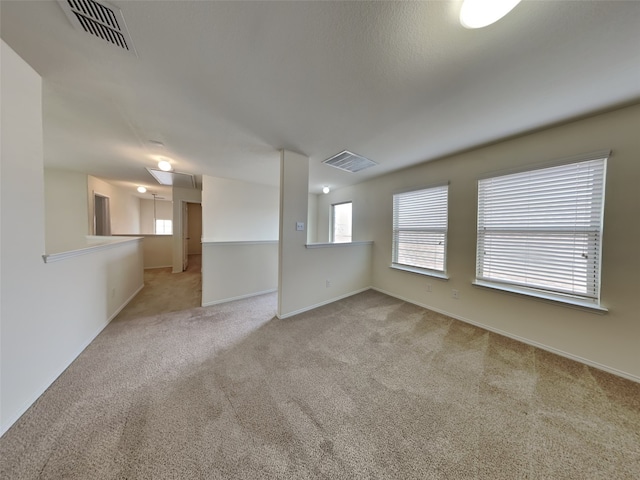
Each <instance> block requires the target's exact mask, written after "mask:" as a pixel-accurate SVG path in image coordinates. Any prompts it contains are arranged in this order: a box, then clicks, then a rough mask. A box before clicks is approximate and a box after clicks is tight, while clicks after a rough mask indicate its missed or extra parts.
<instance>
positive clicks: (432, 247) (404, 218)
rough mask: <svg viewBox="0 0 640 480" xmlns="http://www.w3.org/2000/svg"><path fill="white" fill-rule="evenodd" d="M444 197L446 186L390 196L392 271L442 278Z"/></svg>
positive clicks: (445, 241)
mask: <svg viewBox="0 0 640 480" xmlns="http://www.w3.org/2000/svg"><path fill="white" fill-rule="evenodd" d="M448 196H449V186H448V185H441V186H437V187H431V188H425V189H422V190H414V191H411V192H405V193H397V194H395V195H394V196H393V255H392V262H393V263H392V267H395V268H400V269H405V270H411V271H416V272H417V273H426V274H435V275H437V276H442V275H444V273H445V266H446V254H447V216H448Z"/></svg>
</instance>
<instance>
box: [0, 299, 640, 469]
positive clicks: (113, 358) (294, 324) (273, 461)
mask: <svg viewBox="0 0 640 480" xmlns="http://www.w3.org/2000/svg"><path fill="white" fill-rule="evenodd" d="M275 309H276V296H275V295H274V294H271V295H266V296H260V297H255V298H253V299H249V300H244V301H239V302H233V303H228V304H224V305H219V306H215V307H208V308H193V309H190V310H185V311H179V312H174V313H162V314H157V315H150V316H144V317H138V318H130V317H128V316H127V312H123V315H122V316H121V317H119V318H117V319H116V320H115V321H114V322H112V323H111V324H110V325H109V326H108V327H107V328H106V329H105V330H104V332H103V333H102V334H101V335H99V337H98V338H97V339H96V340H95V341H94V342H93V343H92V344H91V345H90V346H89V347H88V348H87V349H86V350H85V352H84V353H83V354H82V355H81V356H80V357H79V358H78V359H77V360H76V361H75V362H74V363H73V364H72V365H71V366H70V367H69V369H68V370H67V371H66V372H65V373H64V374H63V375H62V376H61V377H60V378H59V379H58V380H57V381H56V382H55V383H54V384H53V385H52V386H51V388H49V390H47V392H46V393H45V394H44V395H43V396H42V397H41V398H40V399H39V400H38V401H37V402H36V404H35V405H33V407H32V408H31V409H30V410H29V411H28V412H27V413H26V414H25V415H24V416H23V417H22V418H21V419H20V420H19V421H18V422H17V423H16V424H15V426H14V427H13V428H12V429H11V430H10V431H9V432H7V434H5V436H4V437H3V438H2V439H0V454H1V455H2V456H1V468H0V478H2V479H31V478H47V479H61V478H64V479H192V478H193V479H217V478H219V479H263V478H270V479H271V478H273V479H276V478H277V479H307V478H318V479H320V478H323V479H360V478H362V479H369V478H372V479H378V478H379V479H456V480H457V479H492V480H493V479H579V480H585V479H607V480H611V479H637V478H639V473H640V436H639V435H640V385H639V384H636V383H633V382H630V381H626V380H623V379H620V378H617V377H614V376H612V375H609V374H606V373H603V372H600V371H597V370H594V369H591V368H589V367H586V366H583V365H580V364H578V363H575V362H572V361H568V360H565V359H563V358H560V357H558V356H555V355H552V354H549V353H546V352H543V351H540V350H538V349H535V348H533V347H529V346H526V345H523V344H521V343H518V342H515V341H512V340H509V339H506V338H504V337H500V336H498V335H495V334H492V333H488V332H485V331H483V330H481V329H479V328H475V327H472V326H469V325H466V324H464V323H461V322H458V321H455V320H452V319H450V318H447V317H444V316H442V315H439V314H435V313H432V312H429V311H427V310H424V309H422V308H419V307H416V306H414V305H410V304H407V303H404V302H402V301H399V300H397V299H394V298H391V297H388V296H385V295H383V294H380V293H377V292H374V291H368V292H364V293H361V294H359V295H356V296H354V297H350V298H348V299H345V300H342V301H339V302H337V303H334V304H331V305H328V306H325V307H322V308H319V309H317V310H314V311H311V312H308V313H305V314H301V315H299V316H297V317H294V318H291V319H287V320H278V319H275V318H274V312H275Z"/></svg>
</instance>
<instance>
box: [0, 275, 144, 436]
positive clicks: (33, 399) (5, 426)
mask: <svg viewBox="0 0 640 480" xmlns="http://www.w3.org/2000/svg"><path fill="white" fill-rule="evenodd" d="M143 288H144V284H142V285H140V287H139V288H138V289H137V290H136V291H135V293H134V294H133V295H131V296H130V297H129V298H128V299H127V300H126V301H125V302H124V303H123V304H122V305H121V306H120V308H118V310H116V312H115V313H114V314H113V315H111V316H110V317H109V318H108V319H107V320H106V322H105V323H104V324H102V325H100V326H99V327H98V328H97V329H96V331H95V332H94V333H93V334H92V335H90V336H89V338H88V339H87V340H86V341H85V342H83V343H82V344H81V345H80V348H78V349H77V350H76V352H75V353H74V354H72V355H71V356H70V357H69V360H68V361H66V362H63V363H62V365H63V366H62V367H61V368H58V369H57V370H56V371H57V373H54V374H53V375H51V376H50V377H49V378H48V380H46V381H45V382H44V384H43V385H41V386H40V388H39V389H37V390H36V393H35V394H34V395H31V397H30V398H29V399H28V400H27V401H25V402H24V403H23V404H22V406H21V407H20V408H19V409H18V411H17V412H16V413H14V414H13V415H11V416H10V417H9V420H8V421H7V422H6V423H4V422H3V423H2V425H0V429H1V430H0V437H2V435H4V434H5V433H6V432H7V431H8V430H9V429H10V428H11V427H12V426H13V424H14V423H16V422H17V421H18V420H19V419H20V417H22V415H24V414H25V412H26V411H27V410H29V408H30V407H31V405H33V404H34V403H35V402H36V400H38V398H40V397H41V396H42V394H43V393H44V392H45V391H46V390H47V389H48V388H49V387H50V386H51V385H52V384H53V382H55V381H56V380H57V378H58V377H59V376H60V375H62V374H63V373H64V371H65V370H66V369H67V368H69V367H70V366H71V364H72V363H73V362H75V360H76V359H77V358H78V357H79V356H80V354H81V353H82V352H84V350H85V348H87V347H88V346H89V345H90V344H91V342H93V341H94V340H95V339H96V337H97V336H98V335H100V333H101V332H102V330H104V329H105V328H106V327H107V325H109V323H111V320H113V319H114V318H115V317H116V315H118V314H119V313H120V312H121V311H122V309H123V308H124V307H126V306H127V304H128V303H129V302H130V301H131V300H133V297H135V296H136V295H137V294H138V293H139V292H140V290H142V289H143ZM3 420H6V419H3Z"/></svg>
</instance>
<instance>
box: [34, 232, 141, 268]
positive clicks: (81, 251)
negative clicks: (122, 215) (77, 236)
mask: <svg viewBox="0 0 640 480" xmlns="http://www.w3.org/2000/svg"><path fill="white" fill-rule="evenodd" d="M87 238H89V239H91V238H92V237H87ZM93 238H95V237H93ZM142 240H143V238H142V237H133V238H129V237H120V238H118V240H111V241H108V242H107V243H99V244H96V245H87V246H86V247H81V248H76V249H74V250H68V251H66V252H59V253H48V254H44V255H42V260H44V263H53V262H59V261H61V260H67V259H69V258H73V257H79V256H80V255H87V254H90V253H94V252H98V251H101V250H108V249H109V248H114V247H117V246H119V245H122V244H125V243H132V242H141V241H142Z"/></svg>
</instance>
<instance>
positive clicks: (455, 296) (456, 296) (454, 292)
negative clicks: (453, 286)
mask: <svg viewBox="0 0 640 480" xmlns="http://www.w3.org/2000/svg"><path fill="white" fill-rule="evenodd" d="M451 298H453V299H455V300H460V290H451Z"/></svg>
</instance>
